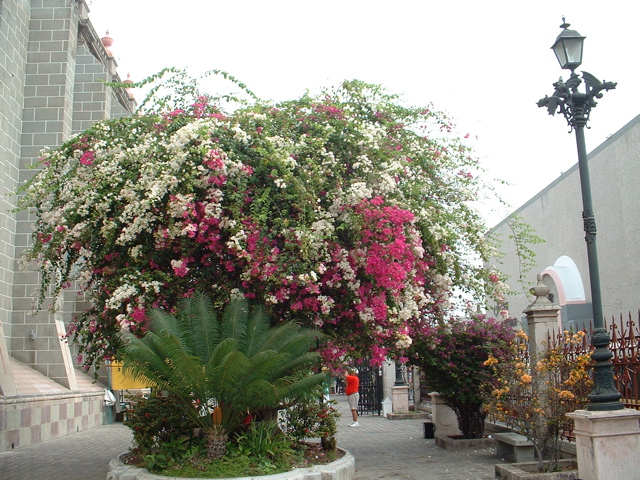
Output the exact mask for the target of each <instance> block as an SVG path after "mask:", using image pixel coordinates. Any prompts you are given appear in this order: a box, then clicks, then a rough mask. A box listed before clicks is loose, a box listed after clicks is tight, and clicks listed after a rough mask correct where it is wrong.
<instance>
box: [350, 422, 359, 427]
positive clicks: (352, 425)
mask: <svg viewBox="0 0 640 480" xmlns="http://www.w3.org/2000/svg"><path fill="white" fill-rule="evenodd" d="M349 426H350V427H359V426H360V424H359V423H358V422H353V423H352V424H351V425H349Z"/></svg>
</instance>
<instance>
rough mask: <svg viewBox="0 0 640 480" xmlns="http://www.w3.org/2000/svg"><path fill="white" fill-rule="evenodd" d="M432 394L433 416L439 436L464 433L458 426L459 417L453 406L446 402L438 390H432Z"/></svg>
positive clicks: (453, 435)
mask: <svg viewBox="0 0 640 480" xmlns="http://www.w3.org/2000/svg"><path fill="white" fill-rule="evenodd" d="M429 395H430V396H431V417H432V418H433V424H434V425H435V428H436V435H437V436H439V437H455V436H458V435H462V432H461V431H460V429H459V428H458V417H457V416H456V414H455V412H454V411H453V410H451V407H449V406H448V405H446V404H445V403H444V400H443V398H442V396H441V395H440V394H439V393H438V392H430V393H429Z"/></svg>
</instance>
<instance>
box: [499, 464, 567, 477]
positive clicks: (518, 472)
mask: <svg viewBox="0 0 640 480" xmlns="http://www.w3.org/2000/svg"><path fill="white" fill-rule="evenodd" d="M558 464H559V466H560V468H562V467H574V468H575V470H564V471H561V472H549V473H534V472H535V470H536V469H537V468H538V462H526V463H509V464H500V465H496V478H499V479H502V480H577V479H578V463H577V462H576V461H575V460H573V459H567V460H559V461H558Z"/></svg>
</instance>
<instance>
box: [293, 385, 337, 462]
mask: <svg viewBox="0 0 640 480" xmlns="http://www.w3.org/2000/svg"><path fill="white" fill-rule="evenodd" d="M320 393H321V392H320V390H319V391H318V395H315V396H309V397H306V398H302V399H300V400H299V401H296V402H295V403H293V404H291V405H289V406H288V408H286V409H285V410H283V411H282V412H281V417H282V422H281V428H282V429H283V431H284V433H285V435H287V436H288V437H289V438H291V439H292V440H295V441H296V442H301V441H302V440H304V439H305V438H319V439H320V440H321V443H322V447H323V448H324V449H325V450H328V451H335V449H336V441H335V435H336V433H337V431H338V423H337V421H338V418H340V413H339V412H338V410H337V408H336V402H335V401H333V400H331V401H325V400H324V398H322V395H321V394H320Z"/></svg>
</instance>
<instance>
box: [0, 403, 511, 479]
mask: <svg viewBox="0 0 640 480" xmlns="http://www.w3.org/2000/svg"><path fill="white" fill-rule="evenodd" d="M335 399H336V400H338V404H339V407H340V410H341V412H342V413H343V417H342V418H341V419H340V422H339V426H338V446H339V447H340V448H344V449H345V450H348V451H349V452H351V453H352V454H353V456H354V457H355V459H356V477H355V478H356V479H357V480H491V479H494V465H495V464H496V463H499V462H500V459H499V458H498V457H496V456H495V455H494V453H493V451H492V450H482V449H481V450H474V451H469V450H462V451H459V452H452V451H447V450H444V449H442V448H439V447H436V446H435V443H434V440H429V439H425V438H424V434H423V431H424V430H423V422H424V421H423V420H387V419H386V418H382V417H379V416H363V417H361V418H360V425H361V426H360V427H358V428H350V427H349V423H351V415H350V413H349V411H348V408H347V404H346V400H345V397H344V396H337V397H335ZM130 442H131V435H130V433H129V429H128V428H127V427H124V426H123V425H122V424H115V425H105V426H102V427H98V428H94V429H92V430H87V431H83V432H79V433H75V434H72V435H69V436H66V437H63V438H58V439H55V440H50V441H48V442H44V443H41V444H38V445H34V446H31V447H22V448H18V449H16V450H12V451H8V452H0V480H104V479H105V478H106V475H107V471H108V469H109V461H110V460H111V459H112V458H115V457H116V456H117V455H118V454H120V453H122V452H124V451H126V450H127V449H128V447H129V445H130Z"/></svg>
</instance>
